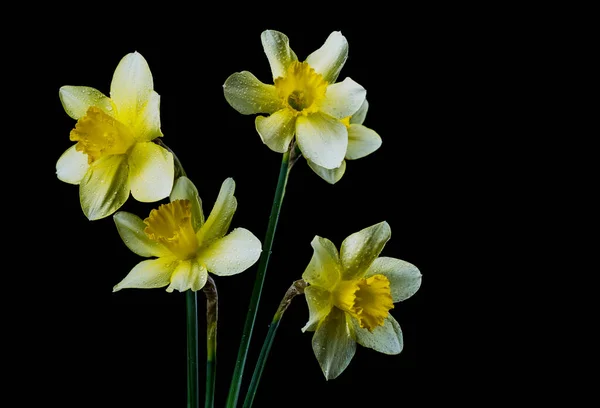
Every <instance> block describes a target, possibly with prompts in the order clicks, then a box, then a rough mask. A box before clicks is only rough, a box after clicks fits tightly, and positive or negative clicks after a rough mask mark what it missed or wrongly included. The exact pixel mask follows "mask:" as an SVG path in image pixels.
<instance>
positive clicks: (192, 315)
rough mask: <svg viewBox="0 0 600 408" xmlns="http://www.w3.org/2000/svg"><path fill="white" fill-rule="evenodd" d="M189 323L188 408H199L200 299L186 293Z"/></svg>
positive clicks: (193, 293)
mask: <svg viewBox="0 0 600 408" xmlns="http://www.w3.org/2000/svg"><path fill="white" fill-rule="evenodd" d="M185 303H186V321H187V408H199V404H198V403H199V400H198V395H199V392H198V297H197V295H196V292H193V291H191V290H187V291H186V292H185Z"/></svg>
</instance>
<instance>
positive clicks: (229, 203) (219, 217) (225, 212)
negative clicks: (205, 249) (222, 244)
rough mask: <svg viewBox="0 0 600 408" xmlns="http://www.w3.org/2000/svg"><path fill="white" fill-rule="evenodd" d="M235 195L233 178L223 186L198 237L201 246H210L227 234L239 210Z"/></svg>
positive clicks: (228, 179) (227, 180)
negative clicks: (236, 211)
mask: <svg viewBox="0 0 600 408" xmlns="http://www.w3.org/2000/svg"><path fill="white" fill-rule="evenodd" d="M234 193H235V181H233V179H232V178H231V177H229V178H227V179H226V180H225V181H224V182H223V184H221V190H219V196H218V197H217V201H216V202H215V205H214V206H213V208H212V211H211V212H210V215H209V216H208V219H207V220H206V222H205V223H204V225H202V227H201V228H200V230H199V231H198V233H197V234H196V236H197V237H198V242H199V243H200V245H208V244H210V242H212V241H213V240H215V239H219V238H221V237H223V236H225V234H226V233H227V231H228V230H229V225H230V224H231V219H232V218H233V214H235V210H236V209H237V200H236V198H235V196H234V195H233V194H234Z"/></svg>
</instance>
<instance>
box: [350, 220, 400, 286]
mask: <svg viewBox="0 0 600 408" xmlns="http://www.w3.org/2000/svg"><path fill="white" fill-rule="evenodd" d="M391 235H392V230H391V229H390V226H389V224H388V223H387V222H385V221H383V222H380V223H378V224H375V225H373V226H370V227H368V228H365V229H363V230H360V231H358V232H355V233H354V234H352V235H350V236H349V237H348V238H346V239H345V240H344V242H342V247H341V248H340V259H341V261H342V265H343V267H344V271H343V273H342V278H343V279H344V280H352V279H357V278H360V277H363V276H364V275H365V273H366V272H367V269H369V267H370V266H371V264H372V263H373V261H374V260H375V259H376V258H377V257H378V256H379V254H380V253H381V251H382V250H383V247H384V246H385V244H386V242H387V241H388V240H389V239H390V237H391Z"/></svg>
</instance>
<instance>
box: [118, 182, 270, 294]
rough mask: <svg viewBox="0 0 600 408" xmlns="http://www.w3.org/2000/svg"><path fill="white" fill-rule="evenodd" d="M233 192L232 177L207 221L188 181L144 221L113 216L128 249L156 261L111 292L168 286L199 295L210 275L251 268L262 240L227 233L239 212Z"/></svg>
mask: <svg viewBox="0 0 600 408" xmlns="http://www.w3.org/2000/svg"><path fill="white" fill-rule="evenodd" d="M234 191H235V183H234V181H233V179H231V178H228V179H227V180H225V181H224V182H223V184H222V186H221V191H220V192H219V196H218V197H217V201H216V202H215V205H214V207H213V209H212V211H211V213H210V215H209V216H208V218H207V219H206V220H205V219H204V213H203V212H202V202H201V200H200V197H199V196H198V190H197V189H196V187H195V186H194V184H192V182H191V181H190V180H189V179H188V178H186V177H179V178H178V179H177V182H176V183H175V186H174V187H173V191H172V192H171V196H170V201H171V202H170V203H168V204H162V205H161V206H159V207H158V209H155V210H152V211H151V212H150V216H149V217H148V218H146V219H145V220H143V221H142V219H141V218H139V217H138V216H136V215H134V214H131V213H128V212H125V211H119V212H117V213H116V214H115V215H114V216H113V218H114V220H115V223H116V224H117V229H118V231H119V235H120V236H121V238H122V239H123V242H124V243H125V245H127V247H128V248H129V249H131V250H132V251H133V252H135V253H136V254H138V255H140V256H143V257H147V258H148V257H156V259H149V260H145V261H142V262H140V263H139V264H137V265H136V266H135V267H134V268H133V269H132V270H131V272H129V274H128V275H127V276H126V277H125V279H123V280H122V281H121V282H119V283H118V284H117V285H115V287H114V288H113V291H115V292H116V291H118V290H121V289H125V288H148V289H149V288H160V287H164V286H167V285H168V287H167V292H172V291H173V290H174V289H177V290H178V291H180V292H183V291H186V290H188V289H191V290H192V291H197V290H200V289H202V288H203V287H204V284H205V283H206V280H207V277H208V275H207V273H208V272H212V273H214V274H215V275H219V276H229V275H235V274H238V273H240V272H243V271H245V270H246V269H248V268H249V267H250V266H252V265H253V264H254V263H255V262H256V261H257V260H258V258H259V256H260V253H261V243H260V241H259V240H258V238H256V237H255V236H254V234H252V233H251V232H250V231H248V230H247V229H244V228H236V229H234V230H233V231H231V232H230V233H229V234H227V230H228V229H229V225H230V224H231V219H232V217H233V214H234V213H235V210H236V208H237V200H236V198H235V196H234V195H233V193H234ZM226 234H227V235H226Z"/></svg>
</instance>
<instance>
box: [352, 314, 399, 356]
mask: <svg viewBox="0 0 600 408" xmlns="http://www.w3.org/2000/svg"><path fill="white" fill-rule="evenodd" d="M349 320H351V322H352V328H353V330H354V331H353V335H354V339H355V340H356V342H357V343H358V344H360V345H361V346H364V347H368V348H370V349H373V350H375V351H378V352H380V353H384V354H399V353H400V352H401V351H402V348H403V346H404V341H403V339H402V330H401V329H400V325H399V324H398V322H397V321H396V319H394V317H393V316H392V315H389V316H388V317H387V318H386V319H385V321H384V323H383V326H377V327H376V328H375V329H373V331H372V332H370V331H369V330H368V329H364V328H361V327H360V324H359V323H358V320H356V319H355V318H353V317H350V318H349Z"/></svg>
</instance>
